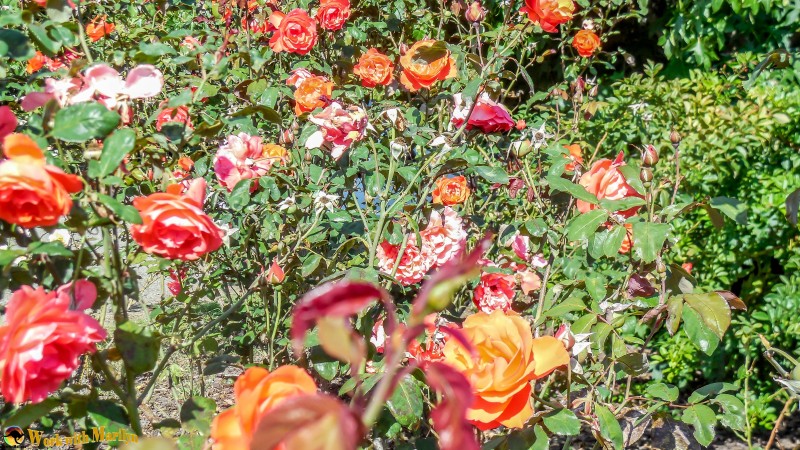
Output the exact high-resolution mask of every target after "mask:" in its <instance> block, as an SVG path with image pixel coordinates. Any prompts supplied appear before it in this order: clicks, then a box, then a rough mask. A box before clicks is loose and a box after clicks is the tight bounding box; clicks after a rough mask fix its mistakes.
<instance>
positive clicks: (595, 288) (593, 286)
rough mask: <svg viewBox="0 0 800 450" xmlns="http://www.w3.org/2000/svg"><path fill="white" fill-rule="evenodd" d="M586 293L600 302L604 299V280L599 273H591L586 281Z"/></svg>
mask: <svg viewBox="0 0 800 450" xmlns="http://www.w3.org/2000/svg"><path fill="white" fill-rule="evenodd" d="M584 282H585V283H586V291H587V292H588V293H589V295H590V296H591V297H592V299H594V300H596V301H598V302H601V301H603V299H605V298H606V284H607V282H606V278H605V277H604V276H603V275H601V274H599V273H591V274H590V275H589V276H588V277H586V280H585V281H584Z"/></svg>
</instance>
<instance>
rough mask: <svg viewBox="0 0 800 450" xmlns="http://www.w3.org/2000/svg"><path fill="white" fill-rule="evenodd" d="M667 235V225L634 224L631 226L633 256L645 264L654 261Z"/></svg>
mask: <svg viewBox="0 0 800 450" xmlns="http://www.w3.org/2000/svg"><path fill="white" fill-rule="evenodd" d="M667 234H669V224H666V223H649V222H636V223H634V224H633V254H634V256H636V258H637V259H639V260H641V261H644V262H646V263H651V262H653V261H655V260H656V256H658V252H659V251H660V250H661V247H663V246H664V241H665V240H667Z"/></svg>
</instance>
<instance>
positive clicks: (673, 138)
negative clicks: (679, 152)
mask: <svg viewBox="0 0 800 450" xmlns="http://www.w3.org/2000/svg"><path fill="white" fill-rule="evenodd" d="M681 139H682V138H681V135H680V133H678V132H677V131H675V130H672V132H670V133H669V140H670V142H672V145H678V144H680V143H681Z"/></svg>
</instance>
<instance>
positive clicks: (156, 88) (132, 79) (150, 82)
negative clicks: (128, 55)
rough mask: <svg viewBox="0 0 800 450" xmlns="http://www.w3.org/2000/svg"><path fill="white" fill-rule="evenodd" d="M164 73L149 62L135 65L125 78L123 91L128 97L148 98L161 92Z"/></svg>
mask: <svg viewBox="0 0 800 450" xmlns="http://www.w3.org/2000/svg"><path fill="white" fill-rule="evenodd" d="M163 87H164V75H163V74H162V73H161V71H160V70H158V69H156V68H155V67H154V66H151V65H149V64H143V65H141V66H137V67H135V68H134V69H133V70H131V71H130V72H129V73H128V78H127V79H126V80H125V93H126V94H128V97H130V98H150V97H155V96H156V95H158V94H160V93H161V89H162V88H163Z"/></svg>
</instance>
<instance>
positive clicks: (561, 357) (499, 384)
mask: <svg viewBox="0 0 800 450" xmlns="http://www.w3.org/2000/svg"><path fill="white" fill-rule="evenodd" d="M461 333H462V334H463V335H464V336H465V337H466V339H467V340H468V341H469V342H470V343H472V345H473V346H475V349H476V350H477V351H476V352H475V354H476V355H477V357H475V358H473V355H472V354H471V353H470V352H469V351H468V350H466V349H465V348H464V347H463V346H462V345H461V344H460V343H459V342H458V340H457V339H448V340H447V343H445V345H444V349H443V350H442V353H443V354H444V362H446V363H447V364H449V365H451V366H452V367H454V368H455V369H457V370H459V371H461V373H463V374H464V376H465V377H466V378H467V379H468V380H469V382H470V385H471V386H472V389H473V392H474V394H475V402H474V403H473V404H472V406H471V407H470V409H469V410H468V412H467V419H468V420H469V421H470V422H471V423H472V424H473V425H475V426H476V427H478V428H479V429H481V430H489V429H492V428H496V427H498V426H500V425H504V426H506V427H509V428H522V427H523V425H524V424H525V422H526V421H527V420H528V419H530V418H531V417H532V416H533V409H532V408H531V405H530V396H531V384H530V382H531V381H533V380H537V379H539V378H542V377H545V376H547V375H549V374H550V373H551V372H552V371H553V370H555V369H556V368H558V367H561V366H564V365H566V364H568V363H569V353H567V350H566V349H565V348H564V344H563V343H562V342H561V341H559V340H558V339H556V338H554V337H552V336H543V337H539V338H536V339H534V338H533V334H532V333H531V326H530V324H529V323H528V322H527V321H526V320H525V319H523V318H522V317H520V316H518V315H516V314H515V313H506V312H503V311H502V310H495V311H493V312H492V313H490V314H487V313H484V312H479V313H476V314H473V315H471V316H469V317H467V319H466V320H465V321H464V325H463V328H462V329H461Z"/></svg>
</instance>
